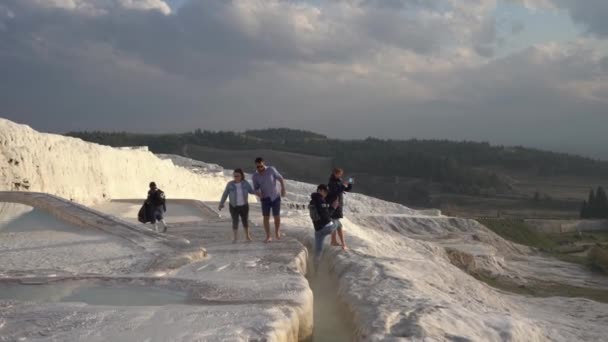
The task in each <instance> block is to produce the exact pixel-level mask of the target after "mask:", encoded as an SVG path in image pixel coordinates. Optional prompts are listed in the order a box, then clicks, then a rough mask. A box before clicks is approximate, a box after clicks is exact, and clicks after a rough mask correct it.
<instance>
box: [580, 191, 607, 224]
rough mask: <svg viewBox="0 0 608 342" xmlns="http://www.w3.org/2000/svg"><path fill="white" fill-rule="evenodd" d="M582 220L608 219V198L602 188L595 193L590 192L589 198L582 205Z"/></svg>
mask: <svg viewBox="0 0 608 342" xmlns="http://www.w3.org/2000/svg"><path fill="white" fill-rule="evenodd" d="M581 218H583V219H608V197H607V196H606V191H604V188H602V187H601V186H600V187H598V188H597V190H596V191H595V192H594V191H593V189H591V190H590V191H589V198H588V199H587V200H586V201H583V204H582V205H581Z"/></svg>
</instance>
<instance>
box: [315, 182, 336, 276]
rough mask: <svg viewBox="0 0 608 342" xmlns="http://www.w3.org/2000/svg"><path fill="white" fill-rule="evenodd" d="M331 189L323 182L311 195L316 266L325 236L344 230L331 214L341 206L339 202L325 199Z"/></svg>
mask: <svg viewBox="0 0 608 342" xmlns="http://www.w3.org/2000/svg"><path fill="white" fill-rule="evenodd" d="M328 194H329V190H328V188H327V185H325V184H321V185H319V186H318V187H317V192H314V193H312V194H311V195H310V204H309V206H308V208H309V211H310V218H311V220H312V223H313V225H314V227H315V266H316V265H318V263H319V260H320V259H321V254H322V252H323V243H324V242H325V237H327V236H328V235H331V234H332V233H334V232H336V231H341V230H342V224H341V223H340V221H338V220H332V219H331V215H332V213H333V211H334V210H336V208H337V207H338V206H339V204H338V202H337V201H335V202H334V203H331V204H330V203H327V202H326V201H325V200H326V198H327V195H328Z"/></svg>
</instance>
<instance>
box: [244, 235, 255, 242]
mask: <svg viewBox="0 0 608 342" xmlns="http://www.w3.org/2000/svg"><path fill="white" fill-rule="evenodd" d="M245 240H247V242H251V241H253V240H252V239H251V236H248V237H246V238H245Z"/></svg>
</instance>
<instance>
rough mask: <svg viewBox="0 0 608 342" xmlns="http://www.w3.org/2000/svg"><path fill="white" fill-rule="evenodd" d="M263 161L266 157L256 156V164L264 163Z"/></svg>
mask: <svg viewBox="0 0 608 342" xmlns="http://www.w3.org/2000/svg"><path fill="white" fill-rule="evenodd" d="M263 162H264V158H262V157H257V158H255V163H256V164H259V163H263Z"/></svg>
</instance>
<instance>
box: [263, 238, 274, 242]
mask: <svg viewBox="0 0 608 342" xmlns="http://www.w3.org/2000/svg"><path fill="white" fill-rule="evenodd" d="M270 241H272V238H271V237H267V238H266V240H264V243H269V242H270Z"/></svg>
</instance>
